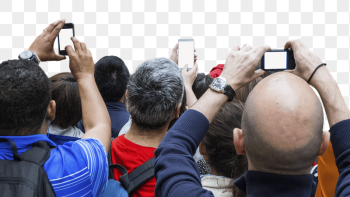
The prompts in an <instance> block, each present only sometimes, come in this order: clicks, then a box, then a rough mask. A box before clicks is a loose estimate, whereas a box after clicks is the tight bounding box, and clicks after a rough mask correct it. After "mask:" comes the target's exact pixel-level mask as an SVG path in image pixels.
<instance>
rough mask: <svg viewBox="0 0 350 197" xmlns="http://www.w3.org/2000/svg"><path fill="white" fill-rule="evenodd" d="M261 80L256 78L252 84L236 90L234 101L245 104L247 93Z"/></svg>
mask: <svg viewBox="0 0 350 197" xmlns="http://www.w3.org/2000/svg"><path fill="white" fill-rule="evenodd" d="M261 80H262V78H261V77H258V78H256V79H254V80H253V81H252V82H250V83H248V84H247V85H245V86H243V87H241V88H240V89H238V90H236V96H235V99H236V100H238V101H241V102H243V103H245V102H246V101H247V98H248V96H249V93H250V92H251V91H252V90H253V88H254V87H255V86H256V85H257V84H258V83H259V82H260V81H261Z"/></svg>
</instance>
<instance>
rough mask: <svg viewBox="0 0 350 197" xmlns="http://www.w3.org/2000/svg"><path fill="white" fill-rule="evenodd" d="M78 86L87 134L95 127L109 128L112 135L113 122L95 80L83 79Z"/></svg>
mask: <svg viewBox="0 0 350 197" xmlns="http://www.w3.org/2000/svg"><path fill="white" fill-rule="evenodd" d="M78 84H79V93H80V97H81V106H82V112H83V122H84V127H85V131H86V134H87V133H88V132H89V130H91V129H93V128H95V127H107V128H109V129H108V133H109V135H111V134H110V127H111V120H110V117H109V114H108V111H107V108H106V105H105V103H104V101H103V99H102V97H101V94H100V93H99V91H98V88H97V86H96V83H95V79H94V78H93V77H91V78H87V79H82V80H80V81H78ZM101 132H102V131H101ZM109 138H110V137H109Z"/></svg>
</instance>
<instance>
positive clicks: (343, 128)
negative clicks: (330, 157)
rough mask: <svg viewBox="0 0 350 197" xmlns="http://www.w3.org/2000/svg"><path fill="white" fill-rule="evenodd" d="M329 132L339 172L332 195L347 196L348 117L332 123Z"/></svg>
mask: <svg viewBox="0 0 350 197" xmlns="http://www.w3.org/2000/svg"><path fill="white" fill-rule="evenodd" d="M330 132H331V143H332V145H333V152H334V156H335V162H336V165H337V167H338V172H339V178H338V182H337V186H336V189H335V195H334V196H347V195H348V194H349V193H350V119H348V120H343V121H341V122H338V123H337V124H335V125H333V126H332V127H331V128H330Z"/></svg>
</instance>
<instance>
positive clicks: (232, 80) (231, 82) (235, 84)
mask: <svg viewBox="0 0 350 197" xmlns="http://www.w3.org/2000/svg"><path fill="white" fill-rule="evenodd" d="M219 77H222V78H225V80H226V83H227V84H229V85H230V86H231V88H232V89H233V90H234V91H237V90H238V89H239V88H240V87H241V85H240V83H239V82H238V81H236V80H235V78H229V77H226V76H225V75H220V76H219Z"/></svg>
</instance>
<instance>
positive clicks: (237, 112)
mask: <svg viewBox="0 0 350 197" xmlns="http://www.w3.org/2000/svg"><path fill="white" fill-rule="evenodd" d="M243 109H244V104H243V103H242V102H240V101H237V100H233V101H232V102H230V103H226V104H225V105H224V107H223V108H222V109H221V110H220V111H219V113H218V114H217V115H216V116H215V118H214V120H213V122H212V123H211V124H210V126H209V130H208V132H207V133H206V135H205V137H204V138H203V140H202V144H203V145H204V146H205V147H206V153H207V155H208V159H207V163H208V164H209V165H210V166H211V167H213V168H214V169H215V171H216V173H217V175H219V176H225V177H229V178H232V179H236V178H238V177H240V176H241V175H242V174H243V173H245V172H246V171H247V170H248V161H247V158H246V156H245V155H238V154H237V152H236V149H235V146H234V144H233V129H234V128H241V121H242V115H243ZM232 185H233V182H232ZM232 187H234V186H232ZM232 192H236V188H234V189H233V191H232Z"/></svg>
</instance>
